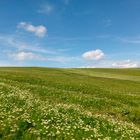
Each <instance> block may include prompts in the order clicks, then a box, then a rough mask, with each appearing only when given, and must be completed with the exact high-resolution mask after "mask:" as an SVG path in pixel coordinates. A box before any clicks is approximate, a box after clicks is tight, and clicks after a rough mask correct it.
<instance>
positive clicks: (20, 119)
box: [0, 68, 140, 140]
mask: <svg viewBox="0 0 140 140" xmlns="http://www.w3.org/2000/svg"><path fill="white" fill-rule="evenodd" d="M96 139H97V140H140V69H53V68H0V140H96Z"/></svg>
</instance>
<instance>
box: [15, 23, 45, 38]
mask: <svg viewBox="0 0 140 140" xmlns="http://www.w3.org/2000/svg"><path fill="white" fill-rule="evenodd" d="M17 28H19V29H24V30H25V31H27V32H31V33H34V35H36V36H37V37H44V36H45V35H46V32H47V29H46V27H45V26H43V25H39V26H34V25H32V24H30V23H27V22H20V23H19V24H18V26H17Z"/></svg>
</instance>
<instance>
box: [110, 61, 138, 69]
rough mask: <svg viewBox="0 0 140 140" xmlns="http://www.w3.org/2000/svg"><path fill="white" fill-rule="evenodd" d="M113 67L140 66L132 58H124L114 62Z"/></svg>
mask: <svg viewBox="0 0 140 140" xmlns="http://www.w3.org/2000/svg"><path fill="white" fill-rule="evenodd" d="M112 66H113V67H118V68H136V67H138V66H139V64H138V63H137V62H133V61H131V60H124V61H120V62H114V63H113V64H112Z"/></svg>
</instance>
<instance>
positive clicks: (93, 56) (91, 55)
mask: <svg viewBox="0 0 140 140" xmlns="http://www.w3.org/2000/svg"><path fill="white" fill-rule="evenodd" d="M82 57H83V58H84V59H86V60H100V59H102V58H103V57H104V53H103V51H102V50H100V49H97V50H92V51H88V52H85V53H84V54H83V55H82Z"/></svg>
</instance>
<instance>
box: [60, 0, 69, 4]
mask: <svg viewBox="0 0 140 140" xmlns="http://www.w3.org/2000/svg"><path fill="white" fill-rule="evenodd" d="M62 1H63V2H64V4H65V5H69V4H70V1H71V0H62Z"/></svg>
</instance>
